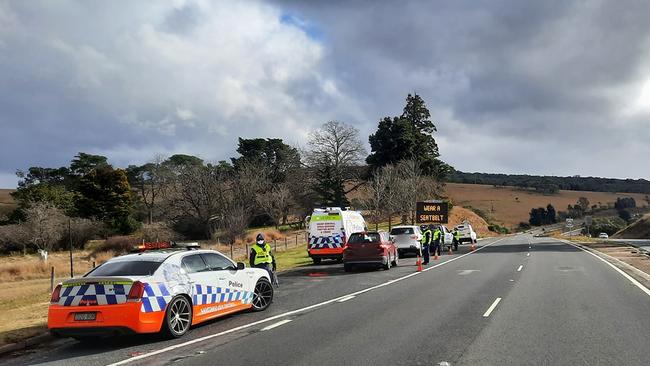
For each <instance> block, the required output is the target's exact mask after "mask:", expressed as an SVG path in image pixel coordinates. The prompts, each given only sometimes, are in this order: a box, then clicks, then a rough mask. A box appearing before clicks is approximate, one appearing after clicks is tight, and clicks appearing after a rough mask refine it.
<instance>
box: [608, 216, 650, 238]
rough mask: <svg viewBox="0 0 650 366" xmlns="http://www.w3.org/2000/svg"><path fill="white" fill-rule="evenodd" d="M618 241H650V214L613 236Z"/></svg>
mask: <svg viewBox="0 0 650 366" xmlns="http://www.w3.org/2000/svg"><path fill="white" fill-rule="evenodd" d="M612 237H613V238H617V239H650V214H648V215H645V216H643V217H642V218H641V219H640V220H638V221H636V222H635V223H633V224H632V225H630V226H628V227H626V228H625V229H623V230H621V231H619V232H617V233H616V234H614V235H613V236H612Z"/></svg>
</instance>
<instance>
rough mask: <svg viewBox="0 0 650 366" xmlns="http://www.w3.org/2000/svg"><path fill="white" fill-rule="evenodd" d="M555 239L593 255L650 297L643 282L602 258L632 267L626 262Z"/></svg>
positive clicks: (649, 292)
mask: <svg viewBox="0 0 650 366" xmlns="http://www.w3.org/2000/svg"><path fill="white" fill-rule="evenodd" d="M553 239H555V240H558V241H560V242H563V243H565V244H568V245H571V246H573V247H575V248H578V249H580V250H582V251H583V252H585V253H589V254H591V255H593V256H594V257H596V258H598V259H599V260H600V261H602V262H603V263H605V264H607V265H608V266H610V267H612V268H613V269H614V270H615V271H616V272H618V273H619V274H620V275H621V276H623V277H625V278H626V279H627V280H628V281H630V282H631V283H632V284H633V285H634V286H636V287H638V288H639V289H640V290H641V291H643V292H644V293H645V294H646V295H648V296H650V289H649V288H647V287H646V286H645V285H643V284H642V283H641V282H639V281H638V280H637V279H635V278H634V277H632V276H630V275H629V274H627V273H625V271H623V270H622V269H620V268H618V267H616V266H615V265H614V264H613V263H612V262H610V261H608V260H607V259H605V258H603V257H602V256H607V257H608V258H611V259H613V260H617V261H618V262H621V263H623V264H625V265H627V266H630V265H629V264H627V263H625V262H623V261H620V260H618V259H616V258H614V257H612V256H610V255H607V254H605V253H598V254H596V253H594V250H593V249H591V248H588V247H584V246H582V245H579V244H575V243H572V242H570V241H568V240H563V239H557V238H553ZM601 255H602V256H601ZM630 267H632V266H630ZM632 268H634V267H632ZM635 269H636V268H635ZM637 270H638V269H637ZM638 271H640V270H638ZM641 272H643V271H641ZM643 273H645V272H643Z"/></svg>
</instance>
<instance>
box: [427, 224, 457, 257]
mask: <svg viewBox="0 0 650 366" xmlns="http://www.w3.org/2000/svg"><path fill="white" fill-rule="evenodd" d="M436 227H439V228H440V231H441V232H442V236H441V239H440V250H441V251H444V250H447V251H448V250H449V248H451V246H452V244H453V243H454V234H452V233H451V231H449V229H447V227H446V226H445V225H434V228H433V230H435V228H436ZM454 250H458V246H456V247H455V248H454ZM429 251H430V252H431V254H433V245H431V246H429Z"/></svg>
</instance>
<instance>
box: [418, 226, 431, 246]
mask: <svg viewBox="0 0 650 366" xmlns="http://www.w3.org/2000/svg"><path fill="white" fill-rule="evenodd" d="M430 241H431V230H429V229H427V230H424V232H423V233H422V239H420V244H422V245H429V242H430Z"/></svg>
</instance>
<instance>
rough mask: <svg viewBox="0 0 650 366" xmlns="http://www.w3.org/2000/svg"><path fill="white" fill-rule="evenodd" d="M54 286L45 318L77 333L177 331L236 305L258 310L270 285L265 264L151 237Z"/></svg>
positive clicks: (54, 327)
mask: <svg viewBox="0 0 650 366" xmlns="http://www.w3.org/2000/svg"><path fill="white" fill-rule="evenodd" d="M153 244H156V245H153V246H152V247H155V248H153V249H154V250H151V251H149V250H148V248H147V246H146V245H144V244H143V245H142V246H141V248H138V250H139V251H141V253H138V254H128V255H123V256H120V257H115V258H112V259H110V260H108V261H107V262H106V263H104V264H102V265H100V266H98V267H96V268H94V269H93V270H91V271H90V272H89V273H87V274H85V275H84V276H82V277H77V278H72V279H69V280H66V281H64V282H63V283H61V284H59V285H57V286H56V288H55V289H54V291H53V293H52V298H51V301H50V307H49V310H48V320H47V326H48V328H49V330H50V332H51V333H52V334H54V335H56V336H64V337H66V336H67V337H73V338H77V339H80V340H84V339H93V337H97V336H102V335H118V334H130V333H159V332H160V333H163V334H164V335H165V336H167V337H169V338H176V337H180V336H182V335H184V334H185V333H187V331H188V330H189V329H190V327H191V326H192V325H195V324H198V323H201V322H204V321H207V320H211V319H214V318H217V317H220V316H225V315H228V314H232V313H234V312H238V311H244V310H249V309H250V310H252V311H262V310H266V309H267V308H268V306H269V305H270V304H271V302H272V300H273V286H272V285H271V278H270V277H269V274H268V272H267V271H266V270H263V269H259V268H245V265H244V263H236V262H234V261H233V260H231V259H230V258H228V257H226V256H225V255H223V254H221V253H219V252H217V251H214V250H191V247H189V246H187V247H184V248H183V247H172V246H171V245H166V247H163V246H162V245H159V244H163V243H153Z"/></svg>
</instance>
